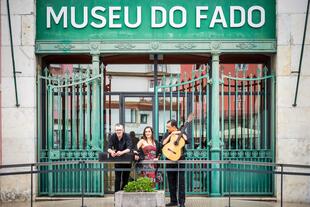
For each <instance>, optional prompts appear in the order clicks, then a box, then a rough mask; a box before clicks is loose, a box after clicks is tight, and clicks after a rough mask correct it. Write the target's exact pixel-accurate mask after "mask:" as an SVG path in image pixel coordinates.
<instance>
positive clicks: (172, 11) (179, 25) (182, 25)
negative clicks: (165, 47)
mask: <svg viewBox="0 0 310 207" xmlns="http://www.w3.org/2000/svg"><path fill="white" fill-rule="evenodd" d="M175 11H181V15H182V21H181V23H179V24H177V23H175V21H174V12H175ZM186 21H187V20H186V10H185V9H184V7H181V6H174V7H172V8H171V9H170V11H169V23H170V25H171V26H172V27H174V28H182V27H184V26H185V25H186Z"/></svg>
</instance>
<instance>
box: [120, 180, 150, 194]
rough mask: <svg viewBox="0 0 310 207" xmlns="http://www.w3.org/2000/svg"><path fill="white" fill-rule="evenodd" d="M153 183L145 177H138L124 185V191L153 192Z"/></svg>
mask: <svg viewBox="0 0 310 207" xmlns="http://www.w3.org/2000/svg"><path fill="white" fill-rule="evenodd" d="M153 185H154V183H153V182H152V181H151V179H149V178H147V177H141V178H138V179H137V180H135V181H131V182H129V183H128V184H127V185H126V186H125V187H124V191H125V192H154V191H155V190H154V188H153Z"/></svg>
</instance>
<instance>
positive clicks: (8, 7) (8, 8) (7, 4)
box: [6, 0, 20, 107]
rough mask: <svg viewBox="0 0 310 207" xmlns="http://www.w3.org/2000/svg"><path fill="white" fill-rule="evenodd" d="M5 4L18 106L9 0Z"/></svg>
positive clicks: (16, 97)
mask: <svg viewBox="0 0 310 207" xmlns="http://www.w3.org/2000/svg"><path fill="white" fill-rule="evenodd" d="M6 6H7V10H8V20H9V30H10V42H11V56H12V65H13V78H14V87H15V100H16V104H15V105H16V107H19V106H20V105H19V103H18V95H17V85H16V70H15V58H14V46H13V37H12V25H11V13H10V4H9V0H6Z"/></svg>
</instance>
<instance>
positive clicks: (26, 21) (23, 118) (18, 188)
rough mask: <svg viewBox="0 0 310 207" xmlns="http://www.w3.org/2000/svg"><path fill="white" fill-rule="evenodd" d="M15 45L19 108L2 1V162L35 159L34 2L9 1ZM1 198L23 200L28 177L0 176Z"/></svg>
mask: <svg viewBox="0 0 310 207" xmlns="http://www.w3.org/2000/svg"><path fill="white" fill-rule="evenodd" d="M10 11H11V23H12V36H13V46H14V53H15V65H16V71H18V72H21V73H20V74H17V77H16V80H17V90H18V99H19V104H20V107H16V105H15V104H16V102H15V90H14V81H13V67H12V58H11V45H10V33H9V26H8V25H9V24H8V15H7V13H8V12H7V4H6V0H1V70H2V71H1V83H2V84H1V90H2V97H1V98H2V103H1V112H2V123H1V127H2V164H14V163H30V162H34V161H35V148H36V118H35V117H36V111H35V110H36V108H35V100H36V99H35V96H36V87H35V74H36V58H35V53H34V41H35V15H34V13H35V1H34V0H23V1H20V0H10ZM0 179H1V180H0V182H1V183H0V186H1V189H0V195H1V197H0V198H1V199H2V200H24V199H27V198H28V197H29V195H30V193H28V192H30V183H29V182H27V181H29V179H28V176H8V177H1V178H0Z"/></svg>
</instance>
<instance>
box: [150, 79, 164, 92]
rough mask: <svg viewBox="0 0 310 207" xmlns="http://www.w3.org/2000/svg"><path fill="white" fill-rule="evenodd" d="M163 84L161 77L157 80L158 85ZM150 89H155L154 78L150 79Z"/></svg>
mask: <svg viewBox="0 0 310 207" xmlns="http://www.w3.org/2000/svg"><path fill="white" fill-rule="evenodd" d="M160 84H161V79H158V80H157V86H159V85H160ZM149 91H154V80H150V81H149Z"/></svg>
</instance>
